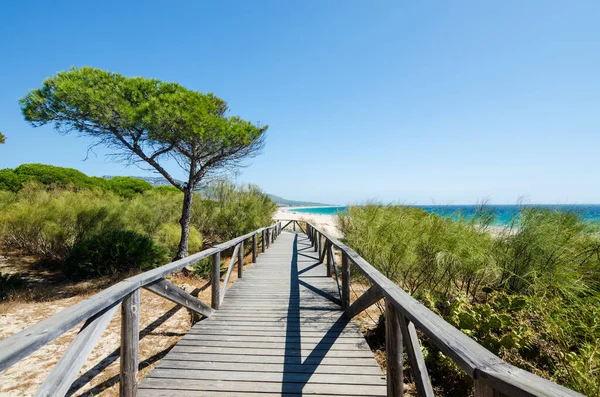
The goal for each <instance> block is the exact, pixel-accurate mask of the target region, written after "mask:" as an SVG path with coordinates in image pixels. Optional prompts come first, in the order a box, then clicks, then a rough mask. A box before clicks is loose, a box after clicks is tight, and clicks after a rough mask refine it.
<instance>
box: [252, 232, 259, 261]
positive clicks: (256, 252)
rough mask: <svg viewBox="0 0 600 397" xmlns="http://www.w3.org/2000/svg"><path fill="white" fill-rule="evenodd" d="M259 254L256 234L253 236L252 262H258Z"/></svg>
mask: <svg viewBox="0 0 600 397" xmlns="http://www.w3.org/2000/svg"><path fill="white" fill-rule="evenodd" d="M257 254H258V246H257V244H256V234H254V235H253V236H252V263H256V255H257Z"/></svg>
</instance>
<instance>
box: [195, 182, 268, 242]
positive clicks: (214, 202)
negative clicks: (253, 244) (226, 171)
mask: <svg viewBox="0 0 600 397" xmlns="http://www.w3.org/2000/svg"><path fill="white" fill-rule="evenodd" d="M276 209H277V206H276V205H275V203H273V201H271V199H270V198H269V197H268V196H267V195H266V194H264V193H263V192H262V191H261V190H260V189H259V188H258V187H256V186H253V185H248V186H236V185H234V184H231V183H228V182H219V183H215V184H213V185H211V186H209V187H208V188H207V189H206V190H205V191H204V192H203V193H202V195H201V196H200V195H198V196H197V197H195V199H194V201H193V202H192V218H191V222H192V224H193V225H194V226H196V228H197V229H198V230H199V231H200V232H201V233H202V234H203V235H204V236H205V237H207V238H209V239H210V240H212V241H226V240H230V239H232V238H235V237H237V236H241V235H244V234H246V233H249V232H251V231H253V230H256V229H258V228H260V227H264V226H268V225H270V224H271V223H272V222H273V214H274V213H275V211H276Z"/></svg>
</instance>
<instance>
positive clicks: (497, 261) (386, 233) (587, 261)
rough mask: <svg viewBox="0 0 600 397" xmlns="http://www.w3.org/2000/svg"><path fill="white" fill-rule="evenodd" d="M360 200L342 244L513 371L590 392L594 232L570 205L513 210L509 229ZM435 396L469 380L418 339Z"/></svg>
mask: <svg viewBox="0 0 600 397" xmlns="http://www.w3.org/2000/svg"><path fill="white" fill-rule="evenodd" d="M481 214H482V216H481V217H478V218H476V219H465V218H463V217H461V215H460V214H449V215H450V216H449V217H440V216H437V215H433V214H429V213H427V212H425V211H423V210H420V209H416V208H410V207H401V206H382V205H377V204H370V205H366V206H364V207H351V208H349V209H348V211H347V213H344V214H340V215H339V217H338V223H339V226H340V229H341V231H342V232H343V234H344V236H345V240H346V243H347V244H348V245H349V246H351V247H352V248H353V249H355V250H356V251H357V252H358V253H359V254H360V255H361V256H363V257H364V258H365V259H366V260H367V261H369V262H370V263H371V264H373V266H375V267H376V268H377V269H379V270H380V271H381V272H382V273H384V274H385V275H386V276H388V277H389V278H390V279H392V280H394V281H395V282H397V283H398V284H399V285H400V286H401V287H402V288H404V289H405V290H407V291H408V292H409V293H411V294H413V295H414V296H415V298H417V299H419V300H420V301H421V302H423V303H424V304H426V305H427V306H428V307H430V308H431V309H432V310H434V311H436V312H437V313H439V314H440V315H441V316H442V317H444V318H445V319H446V320H447V321H449V322H450V323H451V324H453V325H455V326H456V327H457V328H459V329H460V330H461V331H463V332H464V333H465V334H467V335H469V336H470V337H471V338H473V339H475V340H476V341H477V342H478V343H480V344H482V345H483V346H485V347H486V348H487V349H489V350H491V351H492V352H494V353H496V354H498V355H499V356H500V357H501V358H503V359H504V360H506V361H507V362H510V363H512V364H514V365H516V366H518V367H521V368H524V369H527V370H529V371H532V372H535V373H537V374H541V375H543V376H545V377H546V378H549V379H551V380H555V381H558V382H559V383H561V384H563V385H565V386H567V387H570V388H573V389H574V390H576V391H579V392H581V393H584V394H587V395H598V394H599V392H600V377H598V373H599V371H600V359H599V358H600V347H599V346H600V321H598V318H600V309H599V308H600V283H599V281H600V254H599V253H600V229H599V227H598V225H595V224H591V223H586V222H584V221H582V219H581V217H580V216H579V215H578V214H577V213H574V212H570V211H553V210H549V209H543V208H530V207H528V208H522V209H521V210H520V212H519V213H518V214H517V215H516V216H515V217H514V219H513V222H512V224H511V225H509V226H507V227H505V228H504V229H502V230H495V231H494V235H492V234H491V233H488V232H487V230H488V226H489V224H490V222H491V221H492V220H493V219H492V218H491V217H490V216H488V215H489V211H486V209H485V208H483V209H482V211H481ZM424 345H425V350H426V351H428V352H429V353H428V354H427V360H428V367H429V368H430V369H431V370H432V371H431V375H432V380H433V383H434V384H435V385H437V386H438V387H439V388H441V392H440V394H441V395H446V396H450V395H466V394H468V392H469V391H468V390H467V389H468V387H470V382H468V380H467V381H465V376H464V374H461V372H460V371H459V370H458V369H457V366H456V365H455V364H454V363H452V362H451V361H450V360H449V359H448V358H447V357H445V356H444V355H442V354H441V353H440V352H439V350H438V349H437V348H435V347H434V346H433V345H432V344H431V343H430V342H428V341H427V340H424Z"/></svg>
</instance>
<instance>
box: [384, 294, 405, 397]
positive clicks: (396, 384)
mask: <svg viewBox="0 0 600 397" xmlns="http://www.w3.org/2000/svg"><path fill="white" fill-rule="evenodd" d="M402 360H403V359H402V331H401V330H400V321H399V318H398V312H397V311H396V308H395V307H394V305H393V304H392V303H390V302H388V301H386V302H385V362H386V369H387V395H388V397H402V396H403V395H404V377H403V376H402Z"/></svg>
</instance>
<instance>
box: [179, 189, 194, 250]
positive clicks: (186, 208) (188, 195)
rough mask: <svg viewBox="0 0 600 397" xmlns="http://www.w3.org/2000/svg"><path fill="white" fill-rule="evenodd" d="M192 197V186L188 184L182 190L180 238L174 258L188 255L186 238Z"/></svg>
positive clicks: (188, 229)
mask: <svg viewBox="0 0 600 397" xmlns="http://www.w3.org/2000/svg"><path fill="white" fill-rule="evenodd" d="M193 198H194V187H193V186H188V187H186V189H185V190H184V191H183V209H182V210H181V219H179V224H180V225H181V240H179V248H178V249H177V256H176V257H175V260H177V259H181V258H185V257H186V256H188V239H189V237H190V216H191V214H192V199H193Z"/></svg>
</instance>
